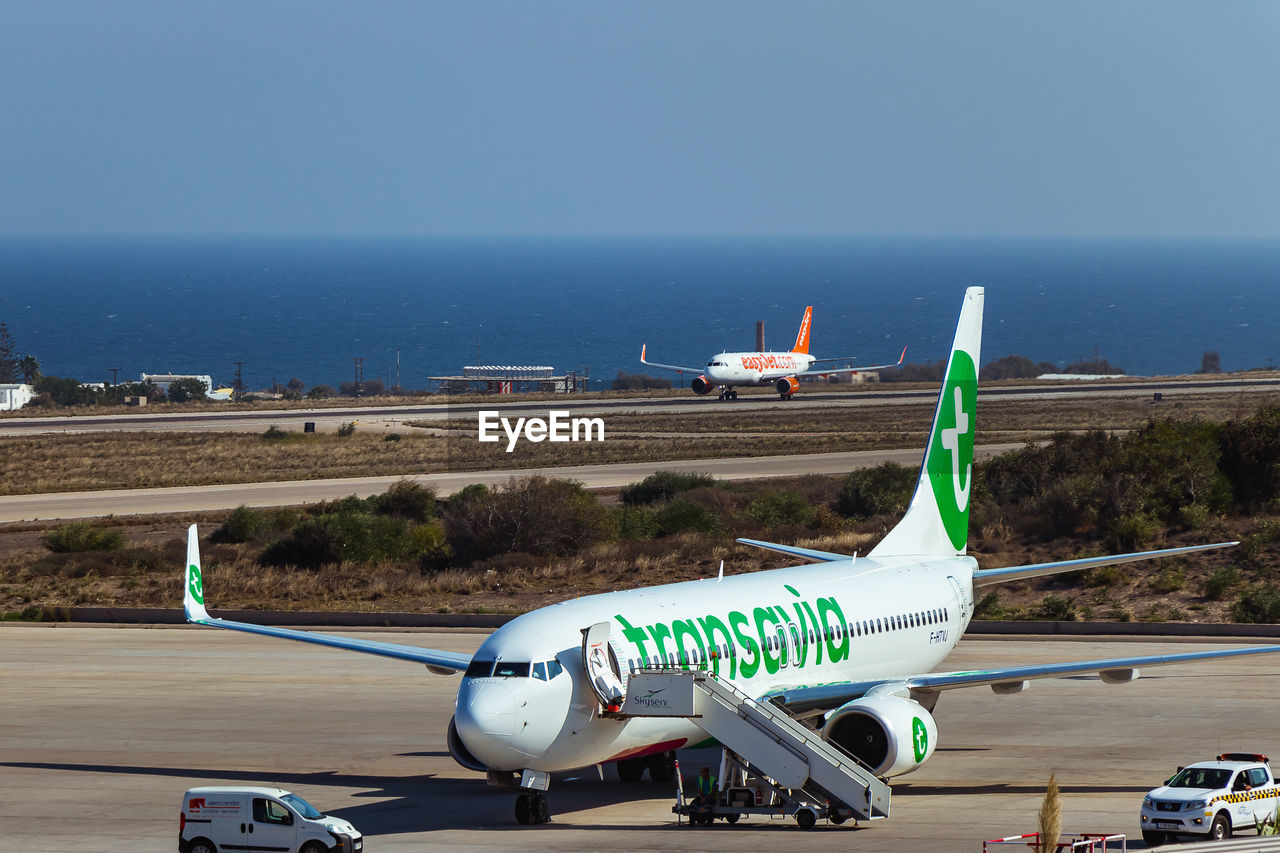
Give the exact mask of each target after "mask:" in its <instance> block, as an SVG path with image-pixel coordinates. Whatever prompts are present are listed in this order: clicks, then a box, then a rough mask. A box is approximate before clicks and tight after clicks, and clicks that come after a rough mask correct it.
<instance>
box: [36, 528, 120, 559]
mask: <svg viewBox="0 0 1280 853" xmlns="http://www.w3.org/2000/svg"><path fill="white" fill-rule="evenodd" d="M42 538H43V539H44V545H45V547H46V548H48V549H49V550H50V551H52V552H54V553H55V554H78V553H81V552H83V551H115V550H118V549H120V548H123V547H124V542H125V535H124V531H123V530H121V529H119V528H118V527H110V528H100V527H94V526H93V525H92V524H90V523H89V522H87V521H77V522H73V523H71V524H64V525H62V526H61V527H58V528H55V529H53V530H50V531H49V532H48V533H46V534H45V535H44V536H43V537H42Z"/></svg>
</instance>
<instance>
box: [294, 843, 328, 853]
mask: <svg viewBox="0 0 1280 853" xmlns="http://www.w3.org/2000/svg"><path fill="white" fill-rule="evenodd" d="M299 853H329V848H328V847H325V846H323V845H321V844H320V843H318V842H315V841H312V842H310V843H308V844H307V845H306V846H304V847H303V848H302V850H301V851H299Z"/></svg>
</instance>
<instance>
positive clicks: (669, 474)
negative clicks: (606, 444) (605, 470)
mask: <svg viewBox="0 0 1280 853" xmlns="http://www.w3.org/2000/svg"><path fill="white" fill-rule="evenodd" d="M715 484H716V479H715V477H712V476H711V475H710V474H692V473H684V472H681V471H659V472H658V473H656V474H650V475H649V476H648V477H645V478H644V479H643V480H641V481H640V482H638V483H632V484H631V485H629V486H623V487H622V491H621V492H620V493H619V494H618V497H619V498H620V499H621V500H622V502H623V503H624V504H631V505H633V506H634V505H638V504H651V503H657V502H658V501H661V500H667V499H668V498H671V497H673V496H675V495H678V494H680V493H681V492H687V491H689V490H691V489H696V488H699V487H702V486H714V485H715Z"/></svg>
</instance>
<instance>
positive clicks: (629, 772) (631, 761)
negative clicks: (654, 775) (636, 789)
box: [618, 758, 645, 782]
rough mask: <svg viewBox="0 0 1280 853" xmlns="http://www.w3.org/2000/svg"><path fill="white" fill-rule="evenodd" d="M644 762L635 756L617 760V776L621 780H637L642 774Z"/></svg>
mask: <svg viewBox="0 0 1280 853" xmlns="http://www.w3.org/2000/svg"><path fill="white" fill-rule="evenodd" d="M644 768H645V763H644V762H643V761H641V760H639V759H637V758H624V759H622V760H621V761H619V762H618V778H619V779H621V780H622V781H623V782H639V781H640V777H641V776H643V775H644Z"/></svg>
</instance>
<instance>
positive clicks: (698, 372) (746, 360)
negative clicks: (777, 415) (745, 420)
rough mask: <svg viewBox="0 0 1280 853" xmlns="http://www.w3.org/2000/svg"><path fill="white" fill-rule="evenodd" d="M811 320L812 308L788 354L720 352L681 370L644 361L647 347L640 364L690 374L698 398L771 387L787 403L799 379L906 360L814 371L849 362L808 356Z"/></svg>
mask: <svg viewBox="0 0 1280 853" xmlns="http://www.w3.org/2000/svg"><path fill="white" fill-rule="evenodd" d="M812 320H813V306H812V305H810V306H809V307H808V308H806V309H804V319H803V320H801V321H800V332H799V334H797V335H796V344H795V346H793V347H792V348H791V351H790V352H722V353H720V354H719V355H716V356H712V357H711V360H710V361H708V362H707V366H706V367H705V368H700V367H681V366H680V365H678V364H658V363H657V362H654V361H646V360H645V357H644V356H645V350H646V349H647V345H646V344H641V345H640V363H641V364H644V365H647V366H649V367H657V368H659V369H661V370H674V371H676V372H677V373H692V374H694V377H695V378H694V380H693V381H692V382H690V383H689V387H690V388H692V389H693V393H695V394H697V395H699V396H701V395H703V394H710V393H711V390H712V389H713V388H719V389H720V397H719V398H718V399H721V400H736V399H738V392H737V391H734V390H733V388H734V386H735V385H741V386H758V387H763V386H767V385H772V386H773V387H774V388H776V389H778V394H779V395H780V396H781V397H782V399H784V400H790V399H791V398H792V396H794V395H795V393H796V391H798V390H800V377H802V376H831V375H833V374H836V373H867V372H870V371H872V370H883V369H885V368H886V367H897V366H898V365H900V364H902V360H903V359H904V358H906V357H907V348H906V347H903V348H902V355H900V356H899V357H898V360H897V361H895V362H894V363H893V364H872V365H869V366H867V367H832V368H830V369H826V368H815V367H814V365H816V364H823V363H825V362H830V361H850V360H851V359H848V358H814V357H813V356H811V355H809V324H810V322H812Z"/></svg>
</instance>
